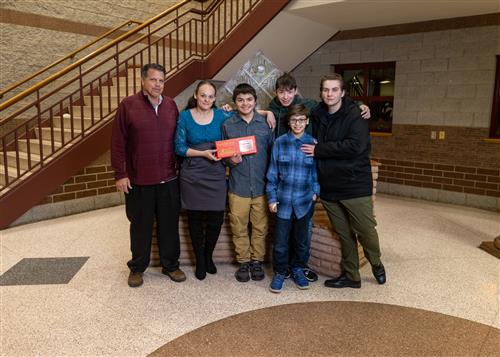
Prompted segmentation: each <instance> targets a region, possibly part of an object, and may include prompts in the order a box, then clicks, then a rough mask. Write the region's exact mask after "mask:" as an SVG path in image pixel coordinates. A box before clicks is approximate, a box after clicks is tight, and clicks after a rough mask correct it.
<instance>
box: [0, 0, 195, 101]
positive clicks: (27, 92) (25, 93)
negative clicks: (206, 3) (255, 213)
mask: <svg viewBox="0 0 500 357" xmlns="http://www.w3.org/2000/svg"><path fill="white" fill-rule="evenodd" d="M190 1H191V0H183V1H181V2H179V3H178V4H176V5H174V6H171V7H170V8H168V9H167V10H165V11H163V12H162V13H160V14H158V15H156V16H155V17H153V18H151V19H149V20H148V21H145V22H143V23H142V25H139V26H137V27H136V28H135V29H133V30H131V31H129V32H127V33H125V34H123V35H121V36H119V37H118V38H116V39H114V40H113V41H110V42H108V44H106V45H104V46H102V47H101V48H99V49H97V50H95V51H94V52H92V53H90V54H88V55H87V56H85V57H83V58H81V59H80V60H78V61H76V62H75V63H73V64H71V65H69V66H68V67H66V68H64V69H62V70H60V71H59V72H57V73H54V74H53V75H51V76H50V77H48V78H46V79H44V80H43V81H41V82H39V83H37V84H35V85H33V86H32V87H30V88H28V89H26V90H24V91H23V92H21V93H19V94H17V95H15V96H14V97H12V98H10V99H8V100H6V101H5V102H3V103H1V104H0V111H2V110H4V109H6V108H8V107H10V106H11V105H13V104H15V103H17V102H19V101H20V100H21V99H23V98H25V97H27V96H28V95H30V94H31V93H33V92H35V91H37V90H38V89H40V88H42V87H44V86H45V85H47V84H48V83H50V82H53V81H54V80H56V79H58V78H60V77H62V76H64V75H65V74H66V73H68V72H70V71H72V70H73V69H75V68H77V67H79V66H80V65H82V64H83V63H85V62H87V61H89V60H91V59H92V58H94V57H96V56H98V55H100V54H101V53H103V52H105V51H107V50H108V49H110V48H111V47H113V46H115V45H117V44H118V43H120V42H121V41H123V40H125V39H127V38H129V37H131V36H132V35H135V34H136V33H137V32H139V31H141V30H142V29H144V28H145V27H147V26H149V25H150V24H152V23H154V22H156V21H158V20H159V19H161V18H162V17H164V16H166V15H168V14H170V13H172V12H173V11H175V10H177V9H179V8H181V7H182V6H184V5H186V4H188V3H189V2H190Z"/></svg>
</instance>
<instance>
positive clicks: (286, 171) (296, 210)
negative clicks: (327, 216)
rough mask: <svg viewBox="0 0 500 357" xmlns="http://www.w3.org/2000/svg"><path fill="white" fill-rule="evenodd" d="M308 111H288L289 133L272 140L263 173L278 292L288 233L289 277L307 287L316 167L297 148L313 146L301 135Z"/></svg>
mask: <svg viewBox="0 0 500 357" xmlns="http://www.w3.org/2000/svg"><path fill="white" fill-rule="evenodd" d="M308 115H309V110H308V109H307V108H306V107H305V106H304V105H303V104H299V105H294V106H292V107H291V108H290V110H289V112H288V115H287V119H288V124H289V126H290V131H289V132H288V133H287V134H284V135H282V136H280V137H279V138H278V139H276V141H275V143H274V146H273V151H272V154H271V162H270V165H269V169H268V171H267V180H268V182H267V185H266V193H267V198H268V205H269V210H270V211H271V212H276V232H275V237H274V239H275V241H274V248H273V269H274V273H275V275H274V277H273V280H272V282H271V286H270V290H271V291H272V292H274V293H280V292H281V291H282V289H283V284H284V281H285V275H286V272H287V268H288V262H289V259H288V250H289V242H288V239H289V236H290V231H291V230H292V227H293V231H294V236H293V237H292V239H293V242H292V245H293V248H294V249H293V250H294V252H293V254H294V257H292V259H291V262H292V264H291V265H292V278H293V281H294V282H295V284H296V285H297V287H298V288H299V289H307V288H309V282H308V280H307V279H306V277H305V276H304V272H303V268H304V267H307V259H308V257H309V225H310V221H311V219H312V215H313V212H314V202H315V201H316V199H317V198H318V196H319V183H318V178H317V175H316V166H315V162H314V159H313V158H312V157H307V156H306V155H305V154H304V153H303V152H302V151H301V150H300V147H301V146H302V145H303V144H314V143H315V140H314V138H313V137H312V136H310V135H309V134H306V133H305V129H306V127H307V125H308V124H309V118H308Z"/></svg>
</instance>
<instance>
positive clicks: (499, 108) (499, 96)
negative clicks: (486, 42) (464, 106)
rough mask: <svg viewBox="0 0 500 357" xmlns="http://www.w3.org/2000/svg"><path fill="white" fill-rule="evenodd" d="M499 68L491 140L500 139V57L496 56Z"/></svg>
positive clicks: (496, 76) (492, 110)
mask: <svg viewBox="0 0 500 357" xmlns="http://www.w3.org/2000/svg"><path fill="white" fill-rule="evenodd" d="M496 58H497V66H496V74H495V90H494V91H493V104H492V109H491V122H490V138H499V137H500V135H498V134H497V132H498V130H499V129H500V128H499V127H498V125H500V122H499V121H500V120H499V117H500V55H497V56H496Z"/></svg>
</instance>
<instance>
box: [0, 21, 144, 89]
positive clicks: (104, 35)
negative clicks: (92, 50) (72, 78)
mask: <svg viewBox="0 0 500 357" xmlns="http://www.w3.org/2000/svg"><path fill="white" fill-rule="evenodd" d="M141 23H142V22H140V21H136V20H127V21H125V22H124V23H122V24H120V25H118V26H116V27H114V28H112V29H111V30H109V31H106V32H105V33H103V34H102V35H101V36H99V37H98V38H96V39H95V40H93V41H91V42H89V43H87V44H86V45H84V46H82V47H80V48H77V49H76V50H74V51H73V52H70V53H68V54H67V55H66V56H64V57H63V58H61V59H59V60H57V61H55V62H53V63H51V64H49V65H48V66H45V67H43V68H42V69H40V70H38V71H36V72H35V73H33V74H32V75H31V76H29V77H26V78H24V79H23V80H20V81H18V82H15V83H12V84H10V85H8V86H7V88H4V89H2V90H0V98H2V97H3V96H4V95H5V94H6V93H8V92H10V91H11V90H13V89H15V88H17V87H19V86H20V85H22V84H24V83H26V82H28V81H30V80H32V79H33V78H35V77H37V76H39V75H40V74H42V73H43V72H46V71H48V70H49V69H51V68H52V67H55V66H57V65H58V64H59V63H61V62H63V61H66V60H67V59H69V58H73V57H74V56H75V55H76V54H77V53H78V52H81V51H83V50H84V49H86V48H89V47H90V46H92V45H93V44H95V43H97V42H99V41H101V40H102V39H103V38H105V37H108V36H109V35H111V34H112V33H113V32H116V31H118V30H119V29H121V28H122V27H124V26H126V25H131V24H137V25H139V24H141Z"/></svg>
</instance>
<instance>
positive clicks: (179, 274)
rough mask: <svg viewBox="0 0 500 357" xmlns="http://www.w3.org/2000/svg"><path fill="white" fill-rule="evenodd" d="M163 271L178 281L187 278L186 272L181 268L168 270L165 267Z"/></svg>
mask: <svg viewBox="0 0 500 357" xmlns="http://www.w3.org/2000/svg"><path fill="white" fill-rule="evenodd" d="M161 272H162V273H163V274H165V275H167V276H168V277H169V278H170V279H172V280H173V281H175V282H176V283H180V282H183V281H184V280H186V274H184V272H183V271H182V270H180V269H177V270H174V271H167V270H166V269H165V268H163V269H162V270H161Z"/></svg>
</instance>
